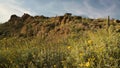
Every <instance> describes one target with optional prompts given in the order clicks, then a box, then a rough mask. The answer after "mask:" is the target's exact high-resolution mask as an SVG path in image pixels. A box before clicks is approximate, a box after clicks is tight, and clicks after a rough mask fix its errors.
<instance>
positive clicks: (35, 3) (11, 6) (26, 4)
mask: <svg viewBox="0 0 120 68" xmlns="http://www.w3.org/2000/svg"><path fill="white" fill-rule="evenodd" d="M24 13H28V14H30V15H32V16H35V15H44V16H49V17H50V16H56V15H64V13H72V14H73V15H80V16H86V17H90V18H100V17H102V18H103V17H107V16H108V15H109V16H110V17H112V18H117V19H120V0H0V22H1V23H3V22H6V21H8V20H9V18H10V16H11V15H13V14H16V15H18V16H22V15H23V14H24Z"/></svg>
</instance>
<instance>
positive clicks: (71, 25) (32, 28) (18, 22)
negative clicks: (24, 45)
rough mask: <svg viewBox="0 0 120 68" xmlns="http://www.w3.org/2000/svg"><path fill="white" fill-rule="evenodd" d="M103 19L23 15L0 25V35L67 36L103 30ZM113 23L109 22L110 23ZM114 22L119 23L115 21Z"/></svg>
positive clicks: (67, 15) (13, 16)
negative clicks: (75, 32)
mask: <svg viewBox="0 0 120 68" xmlns="http://www.w3.org/2000/svg"><path fill="white" fill-rule="evenodd" d="M105 21H106V20H104V19H99V20H97V19H89V18H82V17H81V16H72V14H71V13H66V14H64V15H63V16H56V17H45V16H43V15H41V16H31V15H29V14H26V13H25V14H24V15H23V16H22V17H19V16H17V15H12V16H11V18H10V20H8V22H6V23H4V24H2V25H0V35H4V36H18V37H32V36H48V37H50V36H52V37H56V36H60V37H61V36H62V37H63V36H67V35H68V34H70V33H71V32H72V31H77V32H78V31H81V30H82V31H84V30H90V29H92V30H95V29H100V28H104V26H105V24H106V23H105ZM112 22H113V21H111V23H112ZM116 22H118V23H119V22H120V21H119V20H116Z"/></svg>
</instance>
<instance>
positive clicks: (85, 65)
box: [79, 61, 90, 67]
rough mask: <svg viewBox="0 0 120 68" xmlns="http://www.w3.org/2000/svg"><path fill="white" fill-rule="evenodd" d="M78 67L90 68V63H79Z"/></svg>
mask: <svg viewBox="0 0 120 68" xmlns="http://www.w3.org/2000/svg"><path fill="white" fill-rule="evenodd" d="M79 66H80V67H83V66H84V67H89V66H90V62H89V61H88V62H86V63H84V64H83V63H81V64H79Z"/></svg>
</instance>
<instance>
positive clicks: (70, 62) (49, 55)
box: [0, 13, 120, 68]
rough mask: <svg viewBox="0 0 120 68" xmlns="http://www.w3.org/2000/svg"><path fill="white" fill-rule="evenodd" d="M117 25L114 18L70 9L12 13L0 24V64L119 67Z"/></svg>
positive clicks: (15, 67) (3, 67) (11, 67)
mask: <svg viewBox="0 0 120 68" xmlns="http://www.w3.org/2000/svg"><path fill="white" fill-rule="evenodd" d="M21 20H22V21H21ZM23 22H24V23H23ZM108 22H109V25H108ZM18 24H19V25H18ZM8 25H9V26H8ZM5 26H8V27H5ZM16 28H17V29H16ZM119 29H120V28H119V22H114V20H109V21H108V19H90V18H82V17H81V16H71V14H69V13H68V14H65V15H64V16H58V17H52V18H48V17H44V16H36V17H31V16H29V15H23V17H22V18H20V17H17V16H12V18H11V19H10V20H9V21H8V22H6V23H4V24H1V25H0V38H1V40H0V68H119V67H120V33H119Z"/></svg>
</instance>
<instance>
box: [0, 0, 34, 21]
mask: <svg viewBox="0 0 120 68" xmlns="http://www.w3.org/2000/svg"><path fill="white" fill-rule="evenodd" d="M23 13H29V14H32V13H31V12H30V11H29V10H28V9H25V8H23V7H21V6H20V3H18V2H17V1H15V0H11V1H10V0H6V1H2V2H0V22H2V23H3V22H6V21H8V19H9V18H10V16H11V15H12V14H17V15H18V16H21V15H23Z"/></svg>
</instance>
